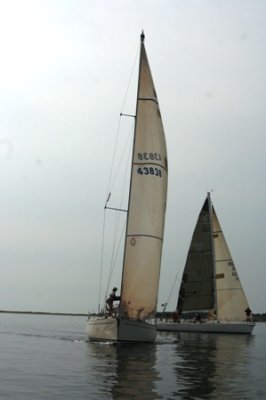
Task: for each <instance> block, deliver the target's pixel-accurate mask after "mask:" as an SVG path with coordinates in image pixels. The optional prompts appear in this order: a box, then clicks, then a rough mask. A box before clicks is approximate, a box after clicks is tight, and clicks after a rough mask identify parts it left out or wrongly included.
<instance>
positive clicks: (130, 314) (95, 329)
mask: <svg viewBox="0 0 266 400" xmlns="http://www.w3.org/2000/svg"><path fill="white" fill-rule="evenodd" d="M144 38H145V37H144V34H143V33H142V34H141V43H140V62H139V78H138V79H139V80H138V92H137V104H136V115H135V128H134V140H133V154H132V165H131V179H130V188H129V201H128V210H127V225H126V237H125V248H124V259H123V270H122V283H121V300H120V306H119V308H118V312H117V314H116V315H114V316H110V315H109V316H106V315H105V316H103V315H96V316H91V317H89V319H88V322H87V334H88V338H89V339H90V340H94V341H96V340H98V341H102V340H103V341H109V340H110V341H129V342H153V341H154V340H155V338H156V326H155V324H151V323H149V322H148V321H149V320H150V319H151V318H153V317H154V315H155V312H156V307H157V296H158V286H159V276H160V267H161V254H162V245H163V233H164V221H165V210H166V198H167V151H166V143H165V135H164V129H163V124H162V119H161V114H160V110H159V104H158V100H157V95H156V91H155V87H154V84H153V79H152V75H151V71H150V67H149V63H148V59H147V55H146V50H145V46H144Z"/></svg>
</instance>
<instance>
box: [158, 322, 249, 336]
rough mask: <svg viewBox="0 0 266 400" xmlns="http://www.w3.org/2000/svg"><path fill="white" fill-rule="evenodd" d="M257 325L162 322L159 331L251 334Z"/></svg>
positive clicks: (246, 323)
mask: <svg viewBox="0 0 266 400" xmlns="http://www.w3.org/2000/svg"><path fill="white" fill-rule="evenodd" d="M254 326H255V323H252V322H223V321H222V322H202V323H199V322H197V323H193V322H180V323H177V322H176V323H175V322H161V323H158V324H157V330H158V331H167V332H206V333H245V334H251V333H252V331H253V328H254Z"/></svg>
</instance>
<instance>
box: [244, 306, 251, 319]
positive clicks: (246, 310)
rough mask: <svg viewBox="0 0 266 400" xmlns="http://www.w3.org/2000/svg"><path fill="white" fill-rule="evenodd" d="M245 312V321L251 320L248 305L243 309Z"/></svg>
mask: <svg viewBox="0 0 266 400" xmlns="http://www.w3.org/2000/svg"><path fill="white" fill-rule="evenodd" d="M245 313H246V316H247V318H246V321H252V314H251V313H252V311H251V309H250V308H249V307H248V308H246V309H245Z"/></svg>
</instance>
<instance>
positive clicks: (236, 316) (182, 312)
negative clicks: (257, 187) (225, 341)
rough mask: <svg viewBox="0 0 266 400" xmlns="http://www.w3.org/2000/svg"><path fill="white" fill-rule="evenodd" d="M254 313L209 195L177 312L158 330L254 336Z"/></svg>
mask: <svg viewBox="0 0 266 400" xmlns="http://www.w3.org/2000/svg"><path fill="white" fill-rule="evenodd" d="M250 312H251V310H250V309H249V305H248V302H247V299H246V296H245V293H244V290H243V287H242V285H241V282H240V279H239V276H238V273H237V271H236V268H235V265H234V262H233V260H232V257H231V254H230V251H229V248H228V246H227V243H226V240H225V237H224V234H223V231H222V229H221V226H220V223H219V221H218V218H217V215H216V213H215V210H214V207H213V205H212V202H211V198H210V193H208V194H207V198H206V200H205V201H204V204H203V207H202V209H201V212H200V214H199V217H198V221H197V224H196V227H195V230H194V233H193V237H192V240H191V244H190V248H189V251H188V255H187V260H186V264H185V268H184V272H183V276H182V282H181V286H180V290H179V296H178V302H177V309H176V312H175V313H174V314H173V318H171V320H167V321H164V320H163V321H160V322H159V323H158V325H157V329H158V330H162V331H190V332H217V333H220V332H222V333H252V330H253V328H254V325H255V323H254V322H253V321H252V317H251V316H250V315H249V314H250ZM181 317H182V318H181Z"/></svg>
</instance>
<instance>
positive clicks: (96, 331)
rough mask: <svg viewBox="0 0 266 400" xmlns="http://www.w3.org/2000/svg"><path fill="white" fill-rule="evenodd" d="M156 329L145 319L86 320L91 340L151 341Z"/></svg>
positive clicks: (93, 318) (97, 318)
mask: <svg viewBox="0 0 266 400" xmlns="http://www.w3.org/2000/svg"><path fill="white" fill-rule="evenodd" d="M156 331H157V330H156V326H155V325H154V324H151V323H148V322H146V321H138V320H129V319H119V318H112V317H109V318H105V317H91V318H90V319H89V320H88V322H87V335H88V338H89V340H91V341H112V342H116V341H119V342H147V343H152V342H154V341H155V339H156Z"/></svg>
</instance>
